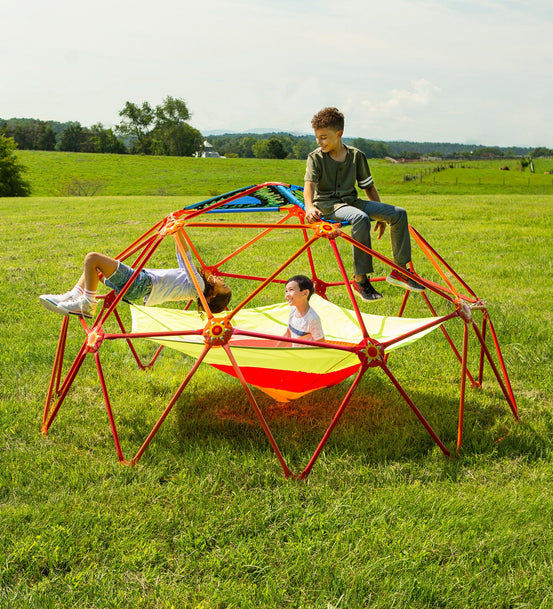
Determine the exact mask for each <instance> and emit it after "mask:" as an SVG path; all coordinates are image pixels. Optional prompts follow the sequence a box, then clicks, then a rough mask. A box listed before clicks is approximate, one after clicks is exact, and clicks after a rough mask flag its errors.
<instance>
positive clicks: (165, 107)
mask: <svg viewBox="0 0 553 609" xmlns="http://www.w3.org/2000/svg"><path fill="white" fill-rule="evenodd" d="M190 117H191V114H190V112H189V110H188V107H187V105H186V102H185V101H184V100H183V99H179V98H177V99H175V98H174V97H171V96H170V95H168V96H167V97H166V98H165V99H164V100H163V103H162V104H160V105H159V106H156V109H155V125H156V126H155V129H154V131H153V132H152V137H153V140H154V151H155V152H156V153H157V154H166V155H170V156H192V155H193V154H194V153H195V152H197V151H198V150H200V149H201V147H202V144H203V138H202V134H201V133H200V132H199V131H198V130H197V129H194V128H193V127H191V126H190V125H189V124H188V123H187V122H186V121H188V120H189V119H190Z"/></svg>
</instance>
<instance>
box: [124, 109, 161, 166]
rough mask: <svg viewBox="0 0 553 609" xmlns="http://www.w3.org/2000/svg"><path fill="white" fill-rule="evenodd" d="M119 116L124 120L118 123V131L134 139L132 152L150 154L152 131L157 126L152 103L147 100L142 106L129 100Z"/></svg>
mask: <svg viewBox="0 0 553 609" xmlns="http://www.w3.org/2000/svg"><path fill="white" fill-rule="evenodd" d="M119 116H120V117H122V119H123V120H122V121H121V122H120V123H119V125H117V131H118V133H120V134H121V135H123V136H129V137H131V138H132V139H133V140H134V142H133V144H132V146H131V152H135V153H137V152H138V153H143V154H150V153H151V148H152V137H151V131H152V129H153V128H154V126H155V122H154V121H155V113H154V110H153V109H152V107H151V106H150V104H149V103H148V102H147V101H145V102H143V103H142V106H138V105H137V104H133V103H132V102H129V101H128V102H127V103H126V104H125V107H124V108H123V110H121V111H120V112H119Z"/></svg>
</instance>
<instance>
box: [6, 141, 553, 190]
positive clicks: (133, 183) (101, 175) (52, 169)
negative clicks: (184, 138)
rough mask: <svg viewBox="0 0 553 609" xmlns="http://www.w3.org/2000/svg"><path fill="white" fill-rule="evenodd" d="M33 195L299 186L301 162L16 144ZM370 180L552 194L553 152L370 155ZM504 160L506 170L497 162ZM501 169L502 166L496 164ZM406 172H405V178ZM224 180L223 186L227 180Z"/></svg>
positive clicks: (385, 184)
mask: <svg viewBox="0 0 553 609" xmlns="http://www.w3.org/2000/svg"><path fill="white" fill-rule="evenodd" d="M18 156H19V158H20V161H21V163H22V164H23V165H25V166H26V167H27V168H28V172H27V174H26V177H27V179H28V180H29V181H30V183H31V187H32V193H31V194H32V195H33V196H60V195H66V194H67V193H68V192H69V193H71V192H72V193H73V194H78V193H79V192H80V191H83V192H84V194H86V195H90V194H96V195H102V196H110V195H128V196H132V195H147V196H157V195H161V196H170V195H200V196H204V195H205V196H209V195H217V194H222V193H225V192H228V191H229V190H231V189H233V188H234V187H240V186H247V185H249V184H260V183H262V182H272V181H279V182H286V183H289V184H298V185H303V177H304V174H305V161H300V160H285V161H279V160H270V159H201V158H198V159H197V158H186V157H164V156H158V157H153V156H138V155H112V154H85V153H72V152H45V151H32V150H21V151H19V152H18ZM369 162H370V167H371V171H372V174H373V176H374V179H375V183H376V184H377V187H378V188H379V190H380V191H381V194H382V193H385V194H386V195H387V196H389V195H391V194H393V195H396V194H417V193H419V194H431V193H434V194H457V195H458V194H493V193H497V192H501V193H504V194H517V193H524V194H549V195H551V194H553V175H549V174H548V173H545V172H550V171H551V172H553V159H535V160H534V168H535V172H534V173H531V172H530V171H529V169H526V170H525V171H521V165H520V161H519V160H513V159H509V160H505V159H497V160H492V161H425V162H414V163H397V164H394V163H390V162H388V161H385V160H382V159H370V161H369ZM506 167H508V170H505V168H506ZM502 169H503V170H502ZM407 179H409V180H408V181H407ZM229 184H230V187H229Z"/></svg>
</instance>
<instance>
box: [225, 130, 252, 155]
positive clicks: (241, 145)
mask: <svg viewBox="0 0 553 609" xmlns="http://www.w3.org/2000/svg"><path fill="white" fill-rule="evenodd" d="M255 142H256V139H255V137H252V136H251V135H247V136H246V137H243V138H240V140H238V150H237V151H236V152H238V154H239V155H240V156H241V157H242V158H244V159H253V158H254V156H255V155H254V153H253V145H254V144H255ZM225 154H227V153H225Z"/></svg>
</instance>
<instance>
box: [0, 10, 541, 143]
mask: <svg viewBox="0 0 553 609" xmlns="http://www.w3.org/2000/svg"><path fill="white" fill-rule="evenodd" d="M2 20H3V27H2V36H1V37H0V118H3V119H7V118H13V117H17V118H38V119H41V120H55V121H60V122H66V121H78V122H80V123H81V124H82V125H83V126H91V125H93V124H96V123H102V124H103V125H104V126H105V127H114V126H115V125H117V123H119V122H120V117H119V111H120V110H121V109H122V108H123V107H124V106H125V103H126V102H127V101H131V102H133V103H136V104H139V105H140V104H142V102H144V101H148V102H149V103H150V104H151V105H152V106H156V105H158V104H161V103H162V102H163V99H164V98H165V97H166V96H168V95H170V96H172V97H176V98H181V99H184V100H185V101H186V103H187V106H188V108H189V110H190V111H191V113H192V118H191V120H190V124H191V125H192V126H193V127H195V128H196V129H198V130H200V131H201V132H202V133H204V134H207V133H210V132H213V131H223V132H244V131H248V130H255V129H263V130H267V131H286V132H292V133H311V132H312V131H311V126H310V122H311V118H312V116H313V114H315V113H316V112H317V111H318V110H320V109H321V108H324V107H326V106H335V107H338V108H339V109H340V110H341V111H342V112H343V113H344V115H345V117H346V126H345V133H344V135H345V136H346V137H363V138H367V139H373V140H379V141H398V140H401V141H413V142H454V143H462V144H481V145H486V146H507V147H508V146H528V147H538V146H546V147H548V148H553V116H552V112H551V111H552V108H553V2H551V0H517V1H514V0H463V1H461V0H380V1H375V0H334V1H331V0H234V1H232V2H230V1H225V0H156V1H154V2H152V1H149V2H145V1H144V0H133V1H130V0H110V1H108V0H95V1H94V2H89V3H84V2H75V1H74V0H72V1H71V2H70V1H68V0H51V1H50V2H44V0H18V1H17V2H9V3H8V4H7V6H4V7H3V9H2Z"/></svg>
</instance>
